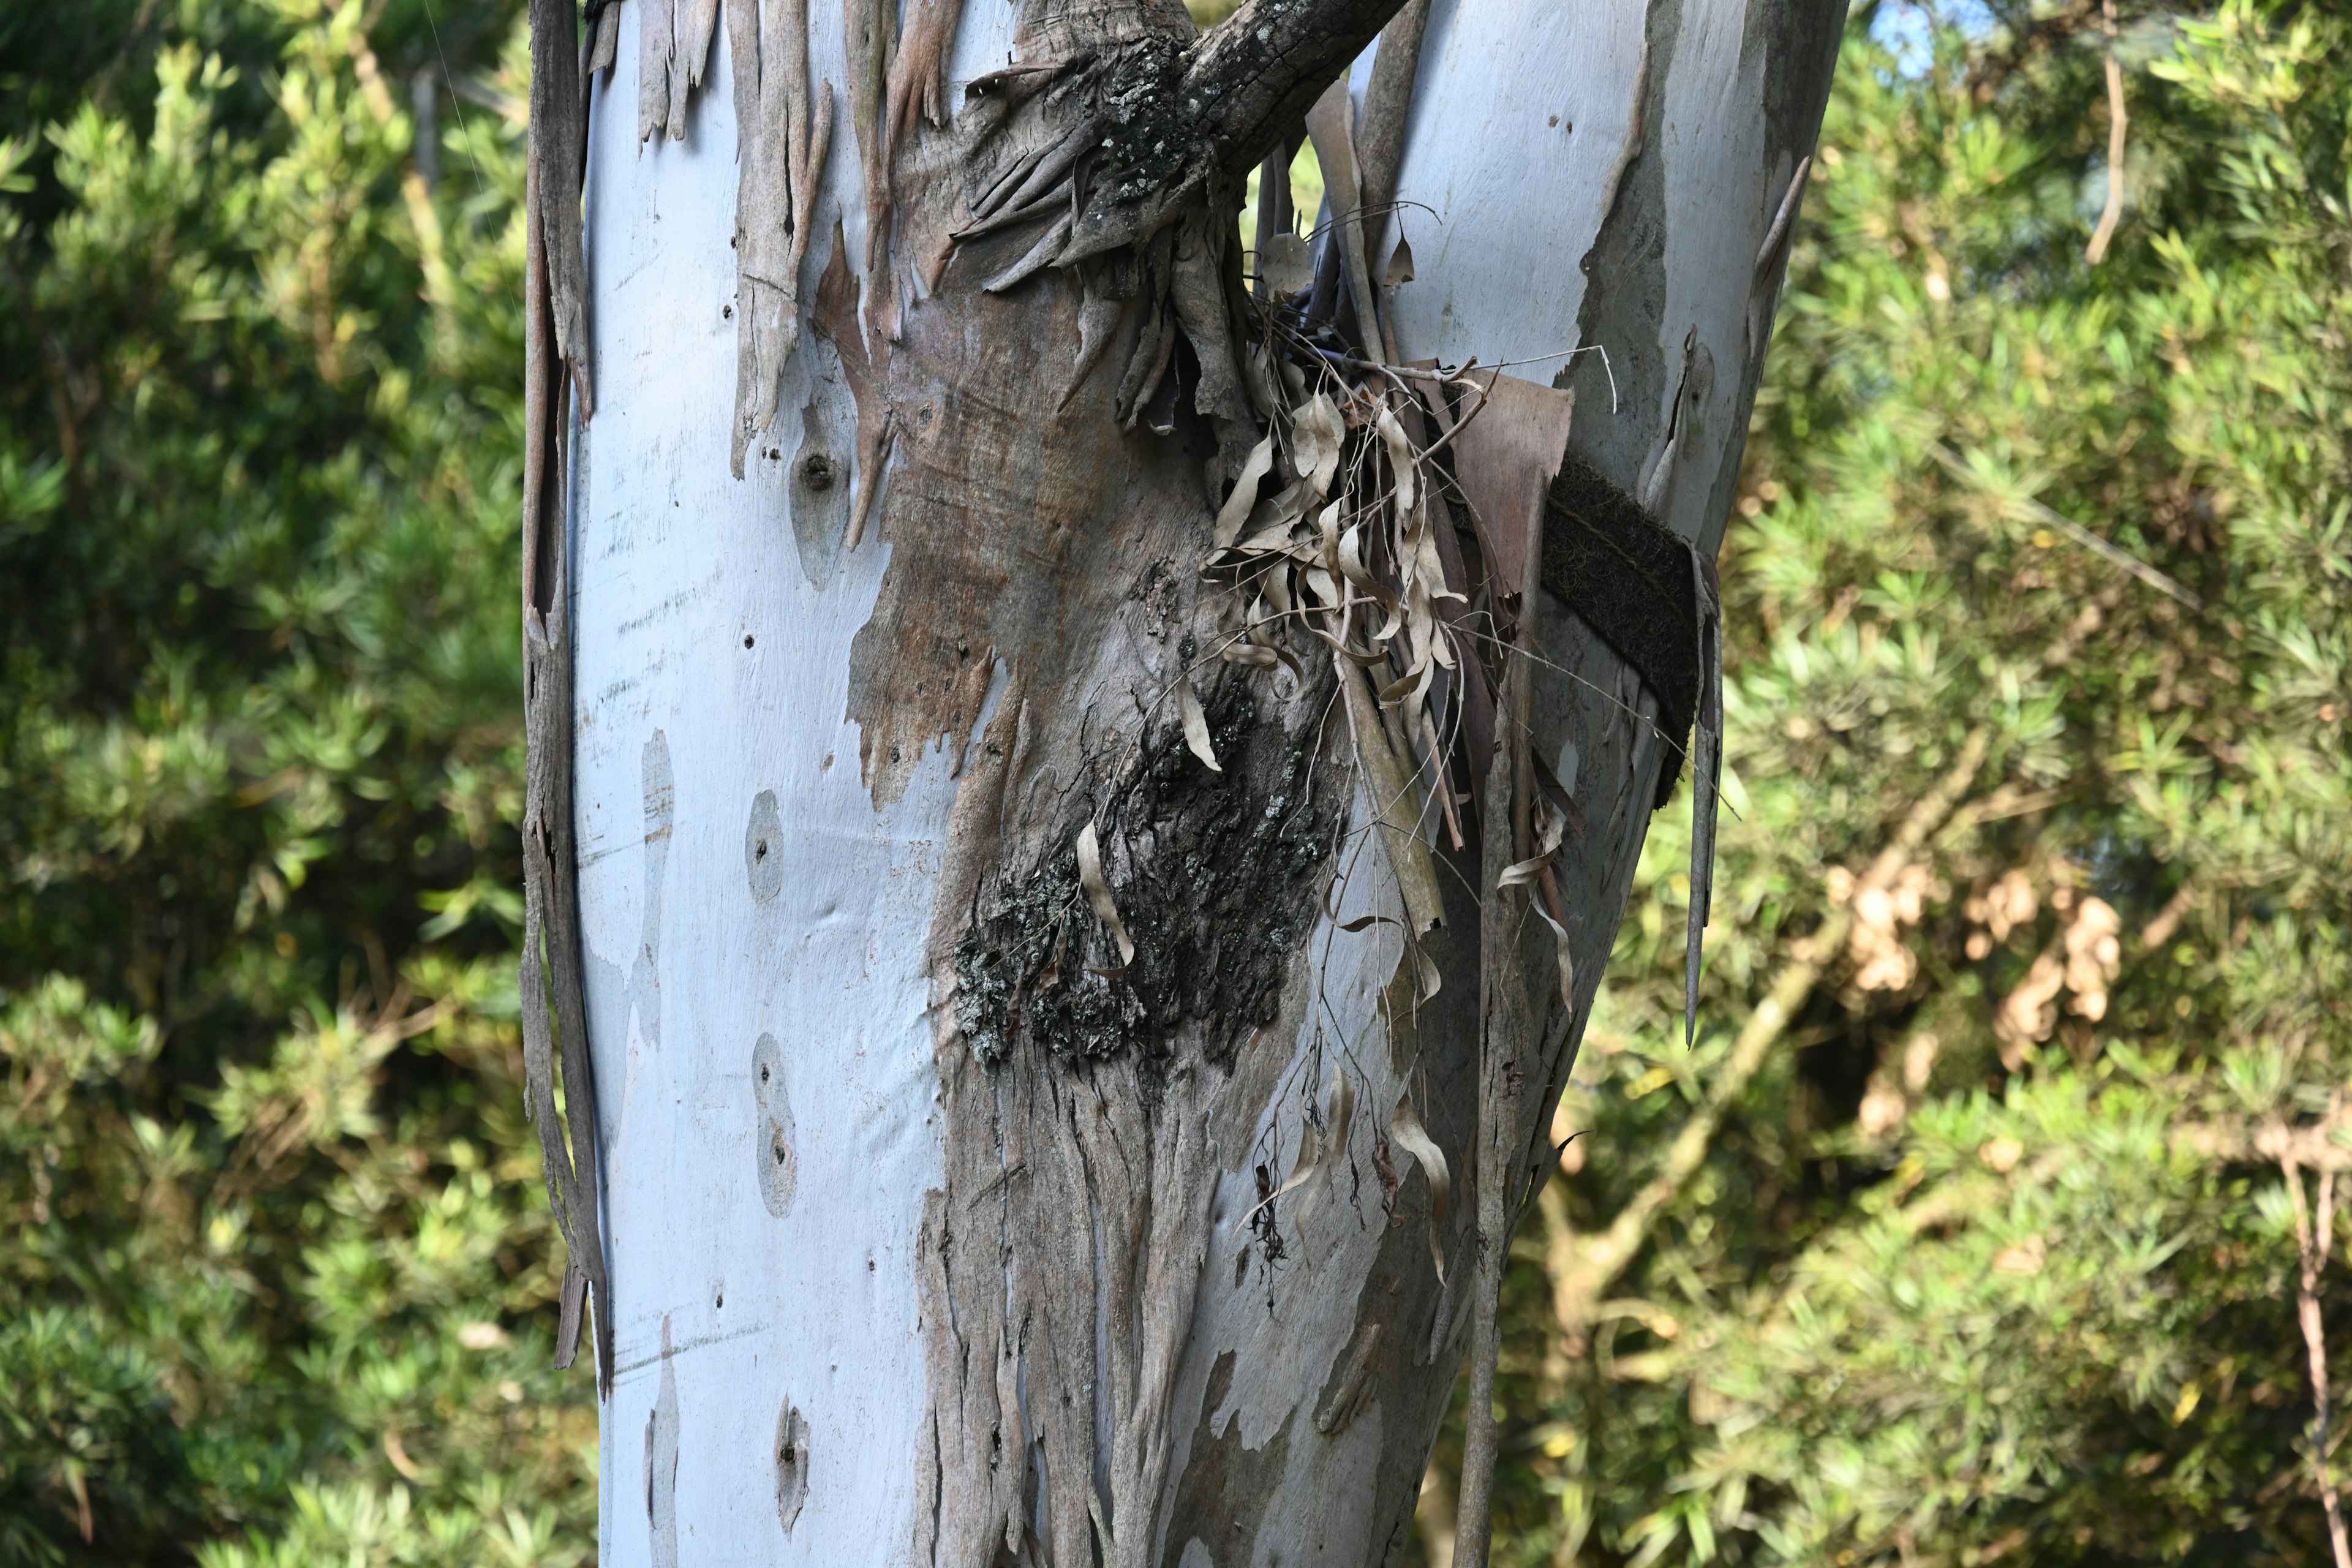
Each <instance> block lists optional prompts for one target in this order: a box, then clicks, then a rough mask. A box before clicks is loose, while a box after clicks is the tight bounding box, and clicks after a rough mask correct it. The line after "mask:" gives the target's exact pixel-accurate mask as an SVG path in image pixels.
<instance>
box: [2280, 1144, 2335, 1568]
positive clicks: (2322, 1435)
mask: <svg viewBox="0 0 2352 1568" xmlns="http://www.w3.org/2000/svg"><path fill="white" fill-rule="evenodd" d="M2279 1173H2280V1174H2281V1175H2283V1176H2284V1177H2285V1178H2286V1190H2287V1195H2288V1197H2289V1198H2290V1199H2291V1200H2292V1202H2293V1204H2294V1245H2295V1250H2296V1251H2297V1252H2298V1253H2299V1254H2300V1255H2301V1263H2302V1266H2303V1267H2302V1269H2301V1274H2300V1279H2299V1281H2298V1283H2297V1285H2296V1288H2295V1293H2294V1317H2295V1321H2296V1323H2297V1324H2298V1325H2300V1326H2301V1328H2302V1330H2303V1346H2304V1350H2305V1352H2306V1353H2307V1354H2308V1355H2309V1357H2310V1360H2311V1409H2312V1415H2311V1474H2312V1479H2313V1480H2314V1481H2315V1483H2316V1484H2317V1485H2318V1488H2319V1506H2320V1507H2321V1508H2322V1509H2324V1510H2326V1513H2327V1544H2328V1546H2329V1548H2330V1550H2332V1551H2333V1552H2335V1554H2336V1568H2352V1545H2347V1542H2346V1539H2345V1533H2344V1505H2343V1502H2342V1500H2340V1499H2339V1498H2338V1497H2337V1496H2336V1481H2335V1479H2334V1478H2333V1477H2331V1476H2330V1475H2329V1474H2328V1469H2327V1449H2328V1437H2327V1409H2328V1405H2330V1404H2331V1403H2333V1400H2332V1398H2331V1396H2330V1394H2329V1393H2328V1386H2327V1339H2326V1332H2325V1331H2324V1329H2323V1327H2322V1325H2321V1322H2320V1317H2319V1276H2320V1271H2321V1270H2323V1269H2325V1268H2326V1267H2327V1254H2328V1252H2329V1251H2330V1250H2331V1249H2332V1247H2333V1246H2334V1243H2335V1239H2336V1238H2335V1228H2336V1173H2335V1172H2334V1171H2333V1170H2322V1171H2321V1172H2320V1173H2319V1193H2318V1199H2319V1201H2318V1205H2317V1206H2318V1209H2319V1218H2318V1224H2317V1226H2316V1227H2315V1226H2314V1225H2313V1223H2312V1215H2311V1213H2310V1210H2309V1209H2308V1208H2307V1207H2305V1203H2304V1197H2303V1171H2302V1168H2301V1167H2300V1166H2298V1165H2297V1164H2296V1163H2295V1162H2294V1155H2292V1154H2287V1153H2283V1154H2281V1155H2280V1156H2279ZM2315 1229H2316V1234H2315Z"/></svg>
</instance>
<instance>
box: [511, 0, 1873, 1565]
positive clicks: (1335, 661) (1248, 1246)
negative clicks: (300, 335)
mask: <svg viewBox="0 0 2352 1568" xmlns="http://www.w3.org/2000/svg"><path fill="white" fill-rule="evenodd" d="M1396 11H1397V5H1396V0H1251V3H1250V4H1248V5H1244V7H1243V9H1242V10H1241V11H1240V12H1239V13H1238V14H1237V15H1236V16H1234V18H1233V19H1232V20H1230V21H1228V22H1226V23H1224V24H1223V25H1222V26H1219V27H1217V28H1215V29H1213V30H1212V31H1211V32H1209V33H1207V34H1205V35H1200V36H1198V37H1196V35H1195V30H1194V28H1193V26H1192V23H1191V22H1190V21H1189V20H1188V19H1187V17H1186V16H1185V14H1184V12H1183V11H1182V10H1181V8H1179V7H1178V6H1177V5H1176V3H1175V0H1098V3H1096V4H1093V5H1087V6H1084V7H1077V6H1064V5H1054V4H1050V3H1047V0H1023V3H1021V4H1019V5H1013V4H1009V3H1007V0H971V4H970V5H961V4H960V0H904V5H903V9H901V7H900V6H899V5H898V4H897V0H847V3H846V5H845V4H844V0H725V3H724V4H723V5H722V4H721V3H720V0H627V3H626V4H623V5H608V6H604V7H603V8H600V9H596V10H593V11H592V12H591V14H590V15H589V16H588V17H587V18H586V21H587V28H586V32H585V35H584V37H585V40H586V42H585V45H584V47H582V48H581V51H580V53H579V55H578V57H577V58H572V55H571V51H572V48H573V47H575V44H576V43H577V39H578V35H577V28H578V19H577V18H576V16H575V14H574V10H573V5H572V0H535V4H534V25H535V31H536V46H537V47H536V53H537V58H538V65H537V82H536V84H535V87H534V116H535V124H534V151H533V159H532V169H533V176H532V177H533V198H532V239H531V246H532V258H533V262H532V269H531V296H530V300H531V311H532V316H531V335H530V342H531V345H532V350H533V353H534V364H533V370H532V374H531V380H530V407H529V411H528V414H529V419H530V436H531V447H530V474H529V476H528V497H527V505H528V506H529V508H530V520H529V527H528V529H527V539H528V543H527V546H526V551H527V555H528V557H529V559H528V561H527V569H526V580H527V584H528V586H527V590H526V591H527V593H528V595H530V607H529V611H528V615H527V619H528V621H529V624H530V643H529V652H530V661H531V665H530V668H531V688H530V691H531V702H532V709H531V718H532V728H533V742H534V757H533V767H532V772H531V781H532V783H531V791H532V793H531V797H530V803H529V805H527V811H526V849H527V854H528V856H529V858H530V867H531V881H530V891H531V907H532V910H533V916H532V922H531V931H530V956H529V958H528V960H527V965H528V967H527V973H526V976H525V982H526V984H525V1005H526V1033H527V1040H528V1042H529V1044H530V1059H531V1063H532V1071H533V1077H534V1089H533V1104H534V1110H535V1114H536V1115H537V1116H538V1118H539V1120H540V1123H541V1132H542V1137H543V1138H545V1139H546V1140H547V1141H548V1147H549V1151H550V1173H551V1188H552V1189H553V1190H554V1192H555V1195H556V1200H557V1203H558V1205H559V1209H560V1212H561V1215H562V1219H563V1222H564V1227H565V1231H566V1235H567V1238H568V1239H569V1240H570V1242H571V1244H572V1258H573V1260H574V1261H573V1266H572V1273H571V1275H570V1276H569V1278H568V1281H567V1289H566V1294H565V1300H566V1308H567V1310H566V1332H565V1339H566V1342H567V1353H568V1346H569V1342H571V1341H572V1338H573V1337H574V1336H576V1334H577V1333H578V1331H579V1326H580V1323H581V1321H582V1316H583V1310H585V1311H588V1312H589V1313H590V1315H591V1321H593V1324H594V1335H595V1343H596V1346H597V1351H596V1354H597V1359H598V1361H599V1364H600V1372H601V1373H602V1379H603V1388H604V1403H603V1412H604V1420H603V1455H604V1460H603V1464H604V1470H603V1475H604V1489H603V1499H604V1502H603V1510H604V1525H603V1550H602V1553H601V1557H600V1560H601V1561H603V1562H604V1563H608V1564H628V1563H657V1564H669V1563H696V1562H701V1563H748V1562H786V1561H792V1562H810V1563H922V1564H926V1565H929V1564H940V1565H948V1564H952V1565H954V1568H991V1565H992V1564H994V1563H998V1562H1000V1561H1002V1562H1007V1563H1028V1562H1033V1561H1034V1562H1038V1563H1054V1564H1059V1565H1063V1568H1069V1565H1074V1564H1087V1563H1095V1562H1101V1563H1116V1564H1118V1565H1120V1568H1145V1565H1147V1564H1150V1565H1153V1568H1158V1565H1160V1564H1166V1565H1168V1568H1203V1565H1210V1564H1213V1565H1216V1568H1227V1565H1238V1564H1244V1563H1263V1564H1272V1563H1283V1564H1286V1565H1287V1564H1303V1563H1338V1564H1350V1565H1353V1564H1369V1563H1393V1562H1395V1561H1396V1560H1397V1558H1398V1556H1399V1555H1400V1553H1401V1552H1402V1548H1403V1543H1404V1541H1405V1538H1406V1533H1407V1531H1408V1530H1409V1527H1410V1521H1411V1519H1412V1510H1413V1504H1414V1499H1415V1496H1416V1491H1417V1489H1418V1484H1419V1482H1420V1479H1421V1476H1422V1473H1423V1466H1424V1463H1425V1461H1426V1458H1427V1453H1428V1449H1429V1446H1430V1443H1431V1441H1432V1438H1433V1435H1434V1433H1435V1429H1436V1426H1437V1424H1438V1422H1439V1419H1440V1417H1441V1415H1442V1413H1443V1411H1444V1405H1445V1402H1446V1397H1447V1394H1448V1391H1449V1389H1450V1388H1451V1386H1452V1384H1453V1383H1454V1379H1455V1377H1456V1375H1457V1373H1459V1371H1460V1369H1461V1366H1462V1363H1463V1360H1464V1357H1465V1353H1467V1352H1468V1351H1469V1350H1470V1348H1471V1347H1472V1346H1474V1345H1483V1346H1484V1348H1485V1349H1486V1352H1488V1360H1489V1364H1491V1352H1492V1345H1493V1337H1494V1326H1493V1317H1494V1309H1493V1290H1494V1288H1495V1282H1496V1279H1498V1278H1499V1268H1500V1259H1501V1255H1502V1252H1503V1249H1504V1244H1505V1240H1506V1238H1507V1233H1508V1228H1509V1226H1510V1225H1511V1223H1512V1222H1513V1221H1514V1220H1515V1219H1516V1217H1517V1213H1518V1210H1519V1207H1520V1205H1522V1204H1523V1203H1524V1202H1525V1200H1526V1197H1527V1194H1528V1189H1529V1184H1530V1180H1531V1178H1532V1177H1534V1176H1535V1175H1536V1174H1537V1173H1538V1172H1539V1171H1540V1170H1541V1169H1542V1168H1544V1167H1545V1166H1546V1165H1547V1163H1548V1161H1549V1158H1550V1157H1551V1151H1550V1150H1549V1149H1548V1148H1547V1147H1546V1145H1545V1136H1546V1131H1547V1130H1548V1121H1547V1116H1548V1111H1549V1106H1550V1103H1551V1101H1552V1100H1553V1098H1554V1097H1555V1096H1556V1095H1557V1093H1558V1090H1559V1084H1560V1082H1561V1080H1562V1079H1563V1078H1564V1077H1565V1075H1566V1073H1567V1070H1568V1068H1569V1064H1570V1061H1571V1060H1572V1058H1573V1056H1574V1051H1575V1047H1576V1042H1577V1038H1578V1036H1579V1034H1580V1030H1581V1027H1582V1024H1583V1019H1584V1014H1585V1011H1586V1009H1587V1008H1588V1007H1589V1005H1590V1004H1591V997H1592V994H1593V992H1594V990H1595V988H1596V986H1597V985H1598V984H1599V981H1600V978H1601V971H1602V966H1603V964H1604V963H1605V961H1606V958H1607V955H1608V953H1609V950H1610V947H1611V943H1612V938H1613V935H1614V932H1615V930H1616V927H1617V924H1618V921H1619V918H1620V916H1621V913H1622V909H1623V906H1624V901H1625V898H1626V893H1627V889H1628V885H1629V881H1630V878H1631V875H1632V871H1633V863H1634V860H1635V858H1636V857H1637V855H1638V852H1639V850H1640V847H1641V845H1642V842H1643V834H1644V832H1645V831H1646V827H1647V823H1648V819H1649V816H1650V815H1651V813H1652V811H1653V810H1654V807H1655V805H1656V804H1657V803H1658V802H1659V801H1660V800H1661V799H1663V798H1664V786H1665V784H1667V783H1670V782H1671V779H1672V778H1673V776H1674V775H1675V772H1676V771H1677V770H1678V768H1679V767H1680V765H1681V763H1682V759H1683V753H1684V752H1685V744H1686V742H1685V738H1686V736H1688V735H1690V734H1691V733H1693V732H1694V721H1696V734H1697V736H1698V738H1699V739H1698V743H1697V744H1696V746H1693V747H1691V748H1689V749H1690V750H1691V751H1692V752H1693V754H1694V755H1695V756H1696V758H1697V761H1698V763H1699V773H1700V775H1701V778H1700V782H1701V785H1702V787H1701V790H1700V791H1699V794H1700V795H1701V797H1702V800H1703V803H1704V805H1705V807H1706V817H1707V820H1708V822H1709V823H1710V824H1711V820H1712V800H1711V795H1710V794H1709V791H1708V788H1707V787H1706V786H1708V785H1709V784H1710V783H1711V775H1710V773H1709V770H1708V767H1707V762H1708V755H1707V753H1708V750H1709V747H1708V743H1707V737H1708V736H1709V734H1710V733H1711V732H1712V731H1713V728H1714V718H1713V711H1712V708H1711V705H1710V699H1709V690H1710V684H1709V674H1710V669H1709V667H1710V663H1711V660H1712V657H1713V654H1712V643H1711V640H1710V639H1711V637H1712V635H1713V617H1712V603H1713V599H1712V589H1711V582H1712V574H1711V568H1709V567H1708V566H1707V565H1706V563H1707V561H1708V560H1709V559H1710V558H1711V556H1712V554H1713V552H1714V548H1715V545H1716V542H1717V539H1718V538H1719V536H1720V531H1721V528H1722V524H1723V521H1724V518H1725V514H1726V512H1727V508H1728V505H1729V502H1730V500H1731V499H1732V496H1733V493H1734V489H1735V486H1736V484H1737V476H1738V464H1739V457H1740V448H1741V445H1742V440H1743V437H1744V435H1745V429H1746V425H1747V419H1748V409H1749V405H1750V403H1751V400H1752V397H1753V394H1754V389H1755V385H1756V380H1757V374H1758V369H1759V358H1760V355H1761V353H1762V349H1763V345H1764V342H1765V339H1766V337H1767V335H1768V331H1767V329H1768V327H1769V319H1770V314H1771V309H1772V303H1773V300H1774V296H1775V291H1776V289H1777V288H1778V286H1779V279H1780V271H1781V268H1782V258H1783V255H1784V253H1785V250H1786V248H1787V242H1788V237H1789V230H1790V221H1791V218H1792V216H1793V215H1794V211H1795V207H1796V205H1797V196H1798V195H1799V193H1800V191H1801V186H1802V184H1803V179H1804V171H1805V168H1806V163H1807V155H1808V153H1810V151H1811V142H1812V138H1813V136H1814V134H1815V132H1816V129H1817V126H1818V123H1819V119H1820V114H1821V110H1822V102H1823V100H1824V97H1825V94H1826V90H1827V82H1828V75H1829V70H1830V67H1831V63H1832V58H1833V57H1834V53H1835V48H1836V44H1837V39H1838V35H1839V29H1840V24H1841V20H1842V16H1843V0H1655V3H1654V4H1648V5H1645V4H1644V3H1643V0H1584V3H1579V4H1571V5H1559V4H1555V3H1553V0H1484V3H1481V4H1457V3H1456V0H1435V3H1434V4H1430V0H1417V3H1416V5H1413V6H1411V7H1408V8H1406V9H1405V11H1404V12H1403V13H1402V16H1398V17H1397V18H1396V19H1395V20H1394V22H1393V24H1391V14H1392V13H1394V12H1396ZM1383 26H1387V28H1388V30H1387V32H1386V33H1385V34H1384V35H1383V34H1381V29H1382V27H1383ZM1376 36H1380V37H1381V40H1382V41H1381V43H1380V44H1379V45H1378V46H1377V47H1375V37H1376ZM1351 63H1352V78H1351V79H1352V89H1347V88H1343V89H1339V90H1337V91H1333V90H1329V89H1330V86H1331V83H1332V82H1333V81H1334V80H1335V79H1340V78H1342V75H1343V73H1346V72H1349V69H1350V66H1351ZM583 127H584V131H583ZM1303 137H1311V139H1312V140H1313V141H1314V142H1315V144H1316V147H1317V150H1318V153H1319V154H1320V156H1321V159H1322V164H1323V167H1324V169H1325V172H1326V175H1327V179H1328V182H1329V188H1330V191H1331V203H1330V206H1329V208H1328V211H1327V213H1326V215H1324V216H1326V218H1327V219H1328V221H1327V222H1326V223H1324V224H1322V225H1321V226H1319V227H1318V235H1319V236H1320V237H1319V238H1318V239H1316V240H1315V241H1313V243H1312V245H1311V247H1310V246H1309V245H1307V244H1302V243H1301V242H1300V241H1298V240H1295V239H1293V238H1292V237H1290V234H1289V231H1288V229H1287V228H1286V226H1285V221H1284V220H1285V217H1286V212H1285V209H1286V205H1287V204H1286V199H1285V195H1284V190H1285V185H1286V182H1285V181H1284V180H1282V179H1281V178H1280V177H1279V174H1280V171H1282V170H1284V169H1286V167H1287V166H1288V155H1289V152H1290V150H1291V149H1292V148H1294V147H1295V146H1296V145H1297V143H1298V142H1299V141H1300V140H1301V139H1302V138H1303ZM1262 160H1268V162H1267V163H1266V167H1267V168H1268V170H1269V171H1270V172H1271V173H1272V175H1273V177H1270V178H1269V179H1268V180H1267V181H1266V182H1265V187H1266V190H1267V192H1268V199H1267V201H1266V202H1265V203H1264V204H1262V205H1263V206H1264V207H1265V209H1266V212H1265V217H1264V219H1263V221H1262V222H1261V224H1260V226H1259V228H1258V230H1257V232H1256V233H1255V235H1254V236H1251V237H1246V238H1247V239H1248V240H1249V244H1248V246H1247V247H1245V246H1244V243H1243V240H1244V237H1239V236H1237V234H1236V223H1235V219H1236V215H1237V213H1238V210H1239V207H1240V204H1241V193H1242V189H1243V182H1244V176H1245V175H1246V174H1247V173H1248V171H1249V170H1250V169H1251V168H1252V167H1254V166H1256V165H1257V164H1258V163H1260V162H1261V161H1262ZM583 171H584V175H583ZM583 215H584V222H583ZM1301 216H1302V218H1303V219H1307V220H1309V221H1307V222H1302V223H1301V225H1300V226H1301V227H1302V228H1305V227H1308V226H1312V225H1311V219H1312V217H1313V216H1314V215H1301ZM1571 351H1576V352H1573V353H1572V352H1571ZM1497 371H1500V373H1501V374H1499V375H1498V374H1496V373H1497ZM1697 869H1698V871H1699V873H1700V875H1699V877H1698V879H1697V880H1698V886H1699V892H1698V894H1697V895H1696V896H1697V899H1698V900H1699V902H1700V903H1701V904H1702V905H1703V901H1704V887H1705V880H1706V878H1705V872H1706V867H1705V865H1704V864H1701V865H1700V866H1699V867H1698V868H1697ZM583 1017H584V1026H583ZM583 1046H584V1047H585V1049H584V1051H583V1049H581V1047H583ZM558 1065H560V1066H561V1067H562V1079H563V1088H564V1091H565V1094H566V1098H567V1101H568V1104H569V1107H570V1110H571V1112H572V1117H571V1132H570V1143H569V1145H568V1147H567V1145H566V1143H565V1142H563V1135H562V1131H561V1130H560V1119H559V1116H558V1112H557V1108H556V1105H555V1101H554V1099H553V1093H552V1083H553V1078H554V1073H555V1069H556V1068H557V1067H558ZM592 1106H593V1115H591V1114H587V1112H588V1111H589V1109H590V1108H591V1107H592ZM1473 1436H1474V1448H1475V1445H1476V1443H1477V1441H1478V1440H1479V1436H1478V1433H1477V1432H1475V1431H1474V1434H1473ZM1471 1506H1472V1500H1471V1499H1470V1498H1469V1497H1466V1496H1465V1509H1466V1508H1469V1507H1471ZM1466 1531H1467V1526H1466V1524H1465V1533H1466Z"/></svg>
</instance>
